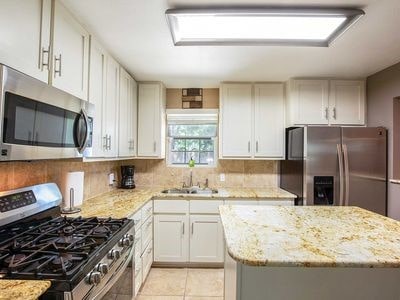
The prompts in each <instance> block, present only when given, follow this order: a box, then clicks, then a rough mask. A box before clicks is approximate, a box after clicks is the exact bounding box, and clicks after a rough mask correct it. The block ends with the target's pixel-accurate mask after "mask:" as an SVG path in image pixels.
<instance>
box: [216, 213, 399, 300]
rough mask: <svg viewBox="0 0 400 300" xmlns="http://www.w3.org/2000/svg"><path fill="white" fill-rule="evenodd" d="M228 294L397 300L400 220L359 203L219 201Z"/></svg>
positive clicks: (233, 297)
mask: <svg viewBox="0 0 400 300" xmlns="http://www.w3.org/2000/svg"><path fill="white" fill-rule="evenodd" d="M220 213H221V219H222V224H223V228H224V234H225V241H226V252H225V292H224V299H225V300H248V299H251V300H265V299H271V300H281V299H296V300H309V299H324V300H337V299H344V300H375V299H399V297H400V285H399V284H398V282H399V279H400V245H399V242H398V241H399V240H400V222H398V221H395V220H392V219H389V218H387V217H383V216H381V215H378V214H375V213H372V212H369V211H367V210H364V209H361V208H358V207H310V206H308V207H307V206H301V207H300V206H297V207H293V206H270V207H266V206H259V207H254V206H251V207H243V206H221V207H220Z"/></svg>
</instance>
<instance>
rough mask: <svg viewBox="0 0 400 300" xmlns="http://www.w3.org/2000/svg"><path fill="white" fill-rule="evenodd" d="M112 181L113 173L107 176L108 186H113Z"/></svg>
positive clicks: (113, 178) (113, 179)
mask: <svg viewBox="0 0 400 300" xmlns="http://www.w3.org/2000/svg"><path fill="white" fill-rule="evenodd" d="M114 181H115V176H114V173H110V174H108V184H109V185H114Z"/></svg>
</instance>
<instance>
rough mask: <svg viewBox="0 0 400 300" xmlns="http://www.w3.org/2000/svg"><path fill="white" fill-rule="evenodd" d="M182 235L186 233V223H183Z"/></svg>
mask: <svg viewBox="0 0 400 300" xmlns="http://www.w3.org/2000/svg"><path fill="white" fill-rule="evenodd" d="M182 235H185V223H182Z"/></svg>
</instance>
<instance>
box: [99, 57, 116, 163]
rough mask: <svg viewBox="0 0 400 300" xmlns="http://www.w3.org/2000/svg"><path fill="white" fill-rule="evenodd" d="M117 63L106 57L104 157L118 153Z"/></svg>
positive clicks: (114, 155)
mask: <svg viewBox="0 0 400 300" xmlns="http://www.w3.org/2000/svg"><path fill="white" fill-rule="evenodd" d="M118 98H119V64H118V63H117V62H116V61H115V60H114V59H113V58H112V57H108V59H107V79H106V99H105V103H104V114H103V118H104V121H103V128H104V132H105V135H106V149H107V150H106V151H105V156H106V157H116V156H117V155H118V122H117V116H118V103H119V101H118V100H119V99H118Z"/></svg>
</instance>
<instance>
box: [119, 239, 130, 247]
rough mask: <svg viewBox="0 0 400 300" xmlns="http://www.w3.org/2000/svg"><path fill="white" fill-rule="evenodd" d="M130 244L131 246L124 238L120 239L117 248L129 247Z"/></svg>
mask: <svg viewBox="0 0 400 300" xmlns="http://www.w3.org/2000/svg"><path fill="white" fill-rule="evenodd" d="M130 244H131V241H130V240H129V239H128V238H126V237H124V238H122V239H120V240H119V242H118V246H120V247H129V245H130Z"/></svg>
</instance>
